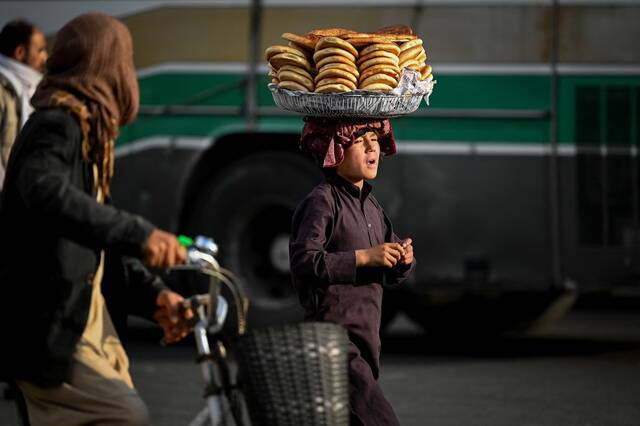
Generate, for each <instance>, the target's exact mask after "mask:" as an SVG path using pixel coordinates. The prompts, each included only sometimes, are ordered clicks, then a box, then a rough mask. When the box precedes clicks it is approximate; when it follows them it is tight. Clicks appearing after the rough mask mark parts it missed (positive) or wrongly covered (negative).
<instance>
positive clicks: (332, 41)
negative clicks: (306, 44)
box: [315, 37, 358, 60]
mask: <svg viewBox="0 0 640 426" xmlns="http://www.w3.org/2000/svg"><path fill="white" fill-rule="evenodd" d="M328 47H337V48H338V49H343V50H346V51H347V52H349V53H351V54H352V55H353V56H355V57H356V58H357V57H358V50H357V49H356V48H355V47H353V45H352V44H351V43H349V42H348V41H345V40H343V39H341V38H339V37H322V38H321V39H320V40H318V42H317V43H316V46H315V49H316V52H317V51H318V50H321V49H326V48H328ZM354 60H355V59H354Z"/></svg>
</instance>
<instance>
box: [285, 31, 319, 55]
mask: <svg viewBox="0 0 640 426" xmlns="http://www.w3.org/2000/svg"><path fill="white" fill-rule="evenodd" d="M281 37H282V38H283V39H285V40H287V41H291V42H294V43H295V44H297V45H300V46H302V47H304V48H305V49H308V50H312V51H313V50H315V48H316V42H315V40H314V39H312V38H311V37H303V36H299V35H297V34H293V33H283V34H282V36H281Z"/></svg>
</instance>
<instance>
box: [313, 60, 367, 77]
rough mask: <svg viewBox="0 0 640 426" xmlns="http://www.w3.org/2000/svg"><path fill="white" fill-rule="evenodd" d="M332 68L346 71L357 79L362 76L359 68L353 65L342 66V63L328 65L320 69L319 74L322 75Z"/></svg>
mask: <svg viewBox="0 0 640 426" xmlns="http://www.w3.org/2000/svg"><path fill="white" fill-rule="evenodd" d="M331 68H337V69H340V70H343V71H346V72H348V73H350V74H353V75H355V76H356V77H359V76H360V72H359V71H358V68H356V67H355V66H354V65H352V64H341V63H331V64H326V65H324V66H323V67H322V68H319V69H318V73H321V72H322V71H326V70H328V69H331Z"/></svg>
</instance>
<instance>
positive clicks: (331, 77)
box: [313, 37, 360, 93]
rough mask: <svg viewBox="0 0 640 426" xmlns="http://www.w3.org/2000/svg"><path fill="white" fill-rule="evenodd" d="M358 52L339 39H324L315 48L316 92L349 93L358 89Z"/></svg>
mask: <svg viewBox="0 0 640 426" xmlns="http://www.w3.org/2000/svg"><path fill="white" fill-rule="evenodd" d="M357 58H358V51H357V50H356V48H355V47H353V46H352V45H351V44H350V43H349V42H346V41H344V40H342V39H341V38H339V37H322V38H320V40H318V42H317V43H316V46H315V53H314V54H313V61H314V63H315V65H316V68H317V70H318V74H317V75H316V76H315V83H316V90H315V91H316V92H318V93H336V92H349V91H351V90H356V88H357V87H358V76H359V75H360V74H359V72H358V68H357V67H356V60H357Z"/></svg>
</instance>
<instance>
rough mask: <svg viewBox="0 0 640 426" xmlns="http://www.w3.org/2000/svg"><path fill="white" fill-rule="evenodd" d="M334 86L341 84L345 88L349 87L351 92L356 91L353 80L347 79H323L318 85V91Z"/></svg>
mask: <svg viewBox="0 0 640 426" xmlns="http://www.w3.org/2000/svg"><path fill="white" fill-rule="evenodd" d="M332 84H341V85H343V86H347V87H348V88H349V89H351V90H356V87H358V86H357V85H356V83H354V82H353V81H351V80H347V79H345V78H323V79H322V80H319V81H318V82H317V83H316V89H317V88H318V87H322V86H327V85H332Z"/></svg>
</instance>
